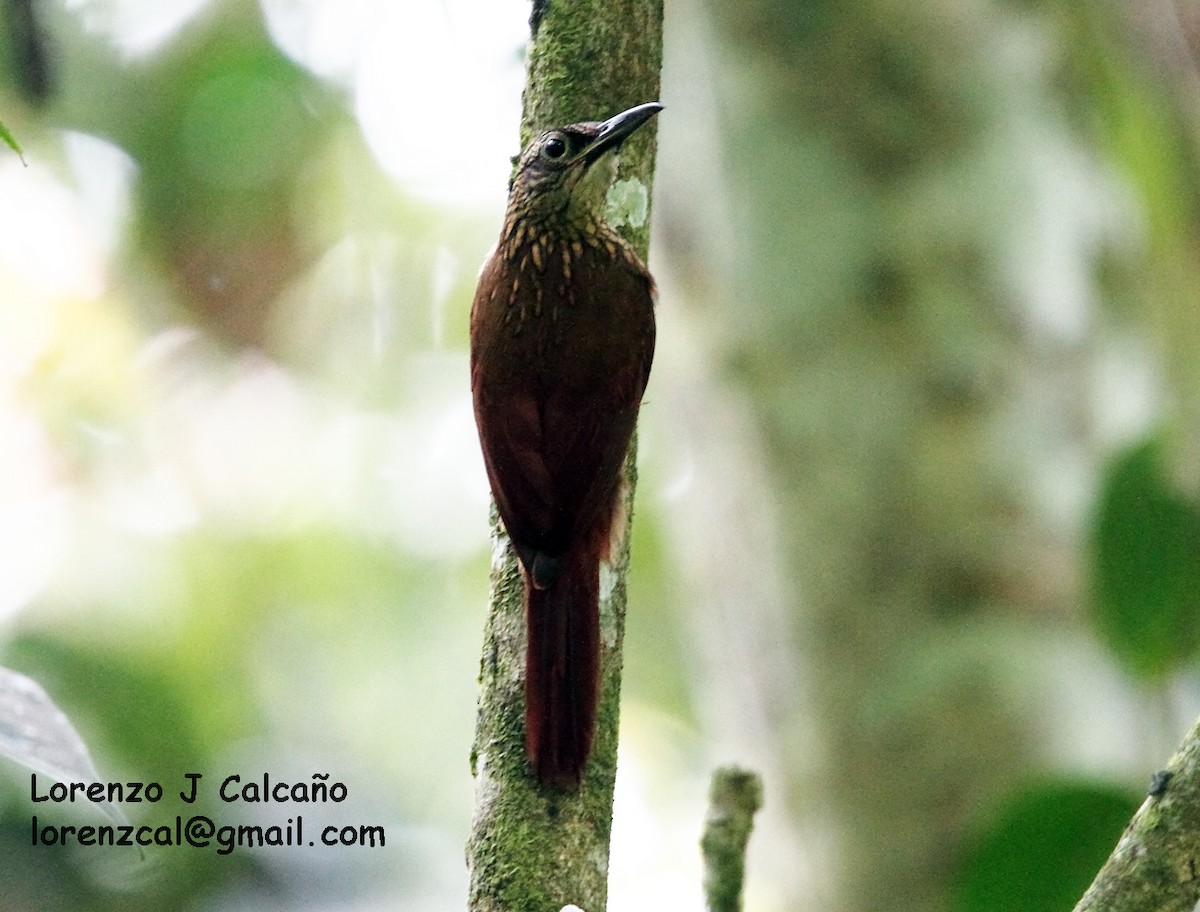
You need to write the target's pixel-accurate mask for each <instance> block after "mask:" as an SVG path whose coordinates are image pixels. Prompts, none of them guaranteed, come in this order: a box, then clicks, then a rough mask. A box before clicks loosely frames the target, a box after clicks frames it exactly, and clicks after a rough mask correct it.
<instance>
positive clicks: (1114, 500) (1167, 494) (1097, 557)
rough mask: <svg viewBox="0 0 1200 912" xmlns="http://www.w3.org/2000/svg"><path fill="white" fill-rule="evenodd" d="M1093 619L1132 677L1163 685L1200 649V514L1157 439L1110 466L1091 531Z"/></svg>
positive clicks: (1133, 449) (1129, 452)
mask: <svg viewBox="0 0 1200 912" xmlns="http://www.w3.org/2000/svg"><path fill="white" fill-rule="evenodd" d="M1091 558H1092V561H1091V562H1092V594H1093V598H1092V603H1093V604H1092V608H1093V618H1094V620H1095V623H1096V626H1097V629H1098V630H1099V632H1100V635H1101V637H1102V638H1103V640H1104V642H1105V643H1106V644H1107V645H1108V647H1109V649H1111V650H1112V651H1113V653H1114V654H1115V655H1116V656H1117V658H1118V659H1119V660H1120V661H1121V662H1122V663H1123V664H1124V665H1125V666H1126V667H1127V668H1128V669H1129V670H1130V671H1132V672H1133V673H1134V674H1136V675H1138V676H1140V677H1142V678H1145V679H1147V680H1150V681H1161V680H1162V679H1163V678H1165V677H1167V676H1168V675H1170V674H1171V673H1172V672H1174V671H1175V670H1177V669H1178V668H1179V666H1180V665H1182V664H1184V663H1186V662H1188V661H1191V660H1192V659H1193V658H1194V657H1195V655H1196V653H1197V649H1198V647H1200V510H1198V509H1197V507H1196V505H1195V504H1193V503H1191V502H1190V501H1188V500H1187V499H1186V498H1184V497H1183V495H1182V494H1180V493H1179V492H1178V491H1176V490H1174V489H1173V488H1172V486H1171V485H1170V483H1169V481H1168V480H1167V478H1166V476H1165V473H1164V472H1163V469H1162V459H1161V456H1160V448H1159V445H1158V443H1157V441H1154V440H1150V441H1146V442H1143V443H1140V444H1138V445H1137V446H1135V447H1133V448H1132V449H1130V450H1128V451H1126V452H1125V453H1123V454H1122V455H1121V456H1120V457H1119V458H1118V459H1117V460H1116V461H1115V462H1114V463H1113V464H1112V466H1111V467H1110V468H1109V471H1108V473H1107V476H1106V477H1105V479H1104V484H1103V487H1102V490H1101V492H1100V498H1099V505H1098V510H1097V514H1096V519H1095V525H1094V528H1093V530H1092V554H1091Z"/></svg>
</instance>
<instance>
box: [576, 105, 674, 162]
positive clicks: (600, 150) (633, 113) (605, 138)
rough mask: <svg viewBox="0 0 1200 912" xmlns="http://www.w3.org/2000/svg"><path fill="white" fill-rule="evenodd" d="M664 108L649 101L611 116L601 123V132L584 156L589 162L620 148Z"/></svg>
mask: <svg viewBox="0 0 1200 912" xmlns="http://www.w3.org/2000/svg"><path fill="white" fill-rule="evenodd" d="M662 109H663V106H662V105H660V104H659V103H658V102H657V101H648V102H646V103H645V104H640V105H638V106H637V107H634V108H630V109H629V110H628V111H622V112H621V113H620V114H617V115H616V116H615V117H610V118H609V119H608V120H606V121H604V123H602V124H600V132H599V133H597V134H596V138H595V139H594V140H592V143H591V145H590V146H588V147H587V149H585V150H584V153H583V157H584V158H586V159H587V160H588V161H589V162H593V161H595V160H596V159H598V158H599V157H600V156H601V155H603V154H604V153H605V152H608V151H610V150H612V149H616V148H618V147H619V146H620V145H621V143H623V142H625V140H626V139H628V138H629V136H630V134H632V133H633V131H634V130H636V129H637V128H638V127H640V126H641V125H642V124H644V123H645V122H646V121H648V120H649V119H650V118H651V117H653V116H654V115H655V114H657V113H658V112H659V111H661V110H662Z"/></svg>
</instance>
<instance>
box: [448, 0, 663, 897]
mask: <svg viewBox="0 0 1200 912" xmlns="http://www.w3.org/2000/svg"><path fill="white" fill-rule="evenodd" d="M530 25H531V31H532V33H533V37H532V42H531V44H530V48H529V57H528V71H527V78H526V86H525V92H524V96H523V106H524V112H523V115H522V125H521V142H522V144H523V145H524V144H525V143H527V142H528V141H529V140H530V139H531V138H532V137H533V136H534V135H535V133H537V132H538V131H540V130H542V129H545V128H547V127H550V126H556V125H562V124H568V123H573V122H577V121H581V120H603V119H605V118H607V117H609V116H611V115H612V114H615V113H617V112H619V111H622V110H624V109H626V108H629V107H632V106H633V105H635V104H639V103H641V102H645V101H654V100H657V98H658V92H659V71H660V69H661V62H662V2H661V0H549V2H546V0H537V2H535V4H534V13H533V16H532V17H531V20H530ZM654 149H655V143H654V129H653V126H652V125H651V126H650V127H647V128H646V129H644V130H641V131H639V132H638V134H637V135H635V136H634V137H633V138H632V139H631V140H630V141H629V142H628V143H627V144H626V145H625V146H624V147H622V153H621V164H620V171H619V174H618V178H617V185H618V186H619V188H620V190H621V191H622V192H620V193H617V194H610V200H614V199H622V200H624V205H625V211H623V212H618V213H616V216H617V217H616V218H614V219H613V223H614V225H619V226H620V230H621V231H622V232H623V234H624V235H625V237H626V238H627V239H628V240H629V241H630V242H631V243H632V244H633V245H634V246H635V248H636V249H637V250H638V252H639V254H640V255H641V256H642V257H643V258H644V257H645V256H646V253H647V248H648V238H649V200H650V191H649V188H650V186H651V181H652V173H653V164H654ZM643 203H644V205H642V204H643ZM634 466H635V447H631V448H630V453H629V455H628V457H627V461H626V480H627V482H628V484H627V486H626V490H625V492H624V497H625V507H626V509H625V511H624V515H625V520H624V522H625V533H626V534H625V535H624V537H623V542H625V544H623V545H622V547H621V548H620V549H618V550H617V552H616V553H615V556H614V560H613V566H612V567H611V568H602V571H601V587H600V588H601V592H600V625H601V658H600V680H601V696H600V710H599V717H598V722H597V731H596V738H595V743H594V746H593V748H592V757H591V759H590V760H589V762H588V767H587V769H586V770H585V773H584V777H583V781H582V783H581V785H580V788H579V790H578V792H575V793H566V792H562V791H544V790H543V789H542V788H541V787H540V786H539V785H538V783H537V781H536V779H535V778H534V777H533V776H532V774H531V772H530V769H529V764H528V761H527V758H526V756H525V744H524V697H523V682H524V674H525V617H524V604H523V591H522V583H521V575H520V571H519V568H518V566H517V562H516V558H515V557H514V555H513V553H512V549H511V546H510V544H509V541H508V537H507V536H506V535H505V534H504V530H503V527H502V526H501V524H500V523H499V520H498V519H497V518H496V516H495V513H494V511H493V519H492V530H493V541H494V550H493V560H492V575H491V594H490V603H491V604H490V611H489V616H488V621H487V625H486V628H485V631H484V649H483V658H482V661H481V664H480V697H479V714H478V718H477V722H476V731H475V746H474V749H473V751H472V767H473V771H474V774H475V813H474V819H473V821H472V825H471V835H470V838H469V841H468V845H467V864H468V867H469V869H470V895H469V902H468V907H469V909H471V910H472V912H498V910H521V912H524V910H532V909H537V910H555V909H560V908H562V907H563V906H564V905H566V904H568V903H570V904H574V905H576V906H579V907H580V908H582V909H584V910H586V912H600V910H603V909H604V907H605V904H606V900H607V893H608V887H607V877H608V857H609V835H610V832H611V829H612V798H613V787H614V785H615V782H616V766H617V724H618V718H619V700H620V684H621V647H622V640H623V635H624V626H625V569H626V566H627V564H628V558H629V552H628V546H627V542H628V522H629V517H631V515H632V509H631V508H632V498H633V489H634V482H635V475H636V472H635V467H634Z"/></svg>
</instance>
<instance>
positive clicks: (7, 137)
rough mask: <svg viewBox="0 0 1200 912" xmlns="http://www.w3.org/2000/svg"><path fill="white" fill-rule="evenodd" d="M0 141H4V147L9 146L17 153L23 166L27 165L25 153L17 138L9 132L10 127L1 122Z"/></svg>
mask: <svg viewBox="0 0 1200 912" xmlns="http://www.w3.org/2000/svg"><path fill="white" fill-rule="evenodd" d="M0 140H3V141H4V145H6V146H8V147H9V148H10V149H12V150H13V151H14V152H16V153H17V155H18V156H19V157H20V159H21V163H22V164H24V163H25V152H24V150H23V149H22V148H21V145H20V143H18V142H17V138H16V137H15V136H13V135H12V133H11V132H9V129H8V127H6V126H4V121H0Z"/></svg>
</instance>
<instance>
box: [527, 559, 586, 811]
mask: <svg viewBox="0 0 1200 912" xmlns="http://www.w3.org/2000/svg"><path fill="white" fill-rule="evenodd" d="M581 550H584V551H585V552H586V549H581ZM525 593H526V602H525V624H526V630H527V631H528V635H529V643H528V647H527V649H526V653H525V749H526V751H527V752H528V754H529V758H530V760H531V761H532V762H533V767H534V770H535V771H536V772H537V777H538V779H540V780H541V781H542V782H543V783H546V784H550V785H556V786H558V787H561V788H567V789H574V788H576V787H578V785H579V779H580V776H581V774H582V773H583V767H584V764H585V763H586V762H587V758H588V754H589V753H590V752H591V749H592V737H593V735H594V734H595V730H596V708H597V703H598V701H599V696H600V693H599V692H600V615H599V607H598V600H599V594H600V567H599V562H598V560H597V559H596V557H595V556H594V555H588V554H587V553H583V554H578V553H576V554H569V555H567V556H566V558H564V561H563V564H562V567H561V569H560V570H559V573H558V575H557V578H556V579H555V580H554V582H553V584H552V585H550V587H549V588H546V589H538V588H535V587H534V586H533V585H531V583H530V581H529V578H528V577H526V585H525Z"/></svg>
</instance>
